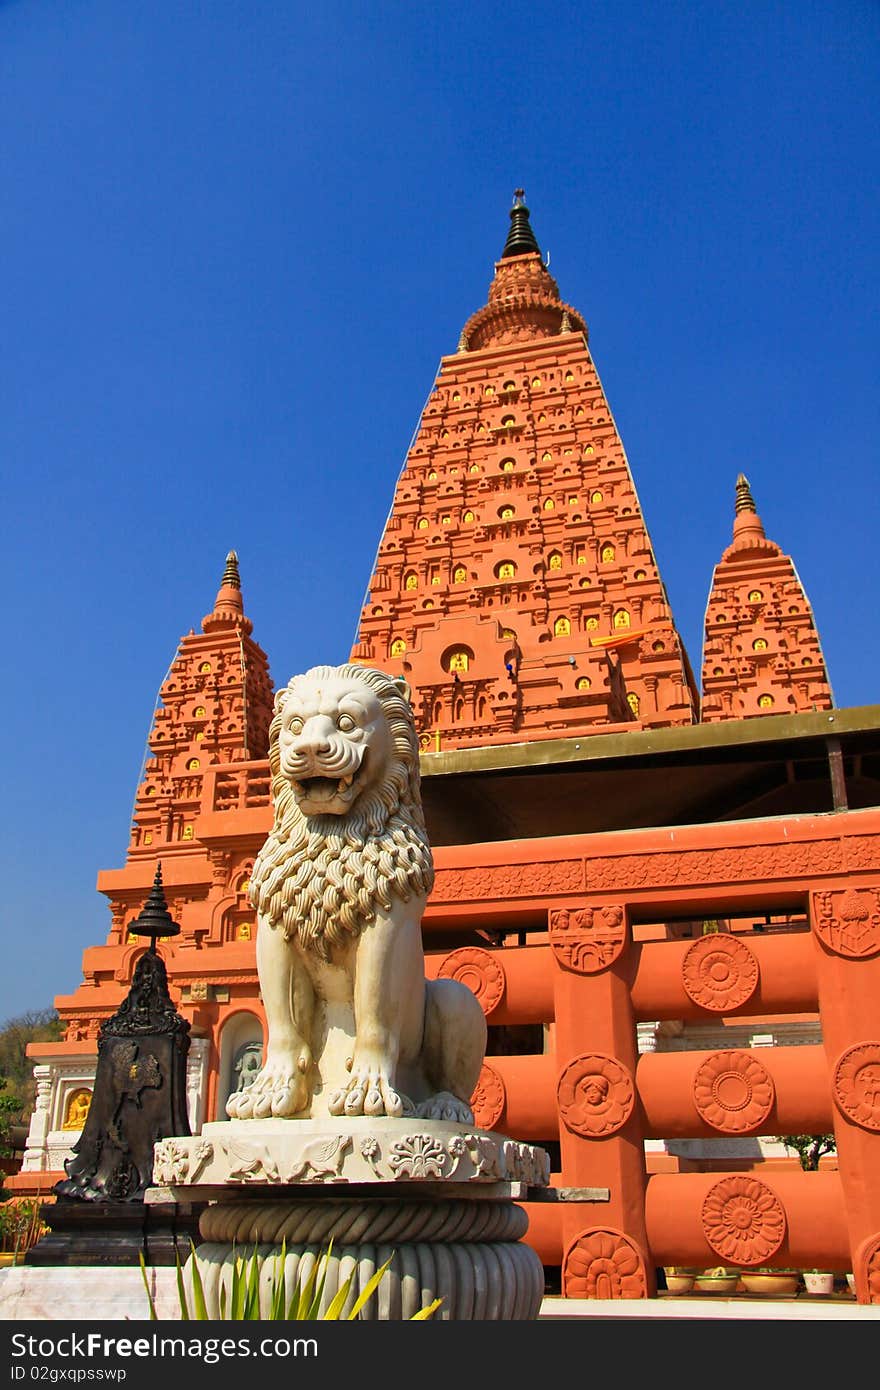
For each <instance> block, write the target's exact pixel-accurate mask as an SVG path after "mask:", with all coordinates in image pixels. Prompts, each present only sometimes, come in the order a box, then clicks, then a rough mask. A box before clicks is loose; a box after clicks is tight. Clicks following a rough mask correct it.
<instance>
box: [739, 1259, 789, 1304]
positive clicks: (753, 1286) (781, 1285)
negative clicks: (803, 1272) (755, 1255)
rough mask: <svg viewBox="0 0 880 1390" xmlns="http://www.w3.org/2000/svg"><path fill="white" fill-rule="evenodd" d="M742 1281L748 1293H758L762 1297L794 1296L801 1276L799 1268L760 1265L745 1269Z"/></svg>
mask: <svg viewBox="0 0 880 1390" xmlns="http://www.w3.org/2000/svg"><path fill="white" fill-rule="evenodd" d="M742 1281H743V1288H744V1289H745V1291H746V1293H754V1294H758V1295H759V1296H760V1297H761V1298H792V1297H793V1296H794V1295H795V1294H796V1293H797V1291H798V1287H799V1285H800V1281H801V1276H800V1271H799V1270H797V1269H771V1268H770V1267H769V1266H765V1267H762V1266H758V1268H756V1269H744V1270H743V1272H742Z"/></svg>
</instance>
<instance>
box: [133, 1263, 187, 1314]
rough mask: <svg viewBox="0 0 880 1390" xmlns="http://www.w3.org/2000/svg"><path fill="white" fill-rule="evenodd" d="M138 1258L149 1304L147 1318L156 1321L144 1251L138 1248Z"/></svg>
mask: <svg viewBox="0 0 880 1390" xmlns="http://www.w3.org/2000/svg"><path fill="white" fill-rule="evenodd" d="M138 1259H139V1260H140V1265H141V1278H142V1279H143V1281H144V1288H145V1289H146V1291H147V1302H148V1303H149V1305H150V1318H149V1320H150V1322H158V1320H159V1315H158V1313H157V1312H156V1305H155V1303H154V1302H153V1295H152V1294H151V1293H150V1285H149V1282H148V1280H147V1266H146V1262H145V1260H144V1252H143V1250H139V1251H138ZM179 1263H180V1262H179V1261H178V1264H179Z"/></svg>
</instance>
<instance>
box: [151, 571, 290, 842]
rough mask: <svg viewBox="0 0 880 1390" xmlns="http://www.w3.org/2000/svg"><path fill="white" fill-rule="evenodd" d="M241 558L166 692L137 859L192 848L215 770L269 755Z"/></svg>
mask: <svg viewBox="0 0 880 1390" xmlns="http://www.w3.org/2000/svg"><path fill="white" fill-rule="evenodd" d="M252 630H253V623H252V622H251V620H250V618H248V617H246V616H245V613H244V606H243V604H242V596H241V580H240V578H239V572H238V556H237V555H236V553H235V551H234V550H230V552H229V554H228V555H227V557H226V569H225V571H224V574H223V580H222V582H221V585H220V589H219V591H218V593H217V598H216V600H215V602H214V607H213V609H212V610H211V612H210V613H209V614H208V615H207V616H206V617H205V618H203V620H202V631H201V632H200V633H195V632H192V631H190V632H189V633H188V635H187V636H186V637H184V638H182V640H181V642H180V646H179V647H178V649H177V653H176V655H175V657H174V660H173V662H172V663H171V668H170V670H169V671H168V674H167V676H166V677H165V680H164V682H163V683H162V688H161V690H160V691H159V702H158V706H157V708H156V713H155V717H154V720H153V728H152V730H151V731H150V738H149V744H150V751H151V753H152V755H153V756H152V757H151V758H149V759H148V760H147V762H146V765H145V767H144V773H143V780H142V781H141V784H140V786H139V787H138V792H137V798H136V801H135V809H134V824H133V826H132V831H131V844H130V846H129V858H130V859H131V858H139V857H141V856H142V855H147V856H149V857H150V858H155V857H156V855H157V851H161V854H162V856H163V858H166V859H167V847H173V846H174V845H179V846H180V847H181V848H186V847H187V845H186V842H187V841H191V840H192V838H193V834H194V823H195V818H196V815H197V813H198V808H199V803H200V798H201V794H202V777H203V773H204V770H205V768H206V767H207V766H209V765H212V764H216V763H224V764H226V763H238V762H242V761H245V762H247V761H249V760H251V759H257V760H258V759H261V758H265V757H266V756H267V750H268V746H269V721H270V719H271V718H272V682H271V679H270V676H269V662H268V658H267V656H266V654H265V652H264V651H263V650H262V648H261V647H259V646H258V645H257V643H256V642H254V641H253V639H252V638H251V635H250V634H251V632H252Z"/></svg>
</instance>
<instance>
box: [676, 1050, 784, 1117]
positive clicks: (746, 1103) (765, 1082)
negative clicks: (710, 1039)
mask: <svg viewBox="0 0 880 1390" xmlns="http://www.w3.org/2000/svg"><path fill="white" fill-rule="evenodd" d="M774 1095H775V1091H774V1087H773V1080H772V1078H771V1076H770V1074H769V1072H768V1071H767V1068H766V1067H764V1066H763V1065H762V1064H761V1063H760V1062H759V1061H758V1060H757V1059H756V1058H755V1057H753V1056H752V1054H751V1053H750V1052H713V1054H712V1056H711V1057H707V1058H706V1060H705V1061H704V1062H702V1063H701V1064H700V1066H699V1067H698V1068H697V1074H696V1076H695V1077H694V1104H695V1106H696V1107H697V1110H698V1111H699V1113H700V1114H701V1115H702V1117H703V1119H704V1120H705V1121H706V1123H707V1124H710V1125H712V1126H713V1128H715V1129H720V1130H722V1131H723V1132H724V1133H725V1134H746V1133H748V1131H749V1130H756V1129H758V1126H759V1125H761V1124H763V1122H764V1121H765V1120H766V1119H767V1116H768V1115H769V1114H770V1111H771V1110H772V1109H773V1100H774Z"/></svg>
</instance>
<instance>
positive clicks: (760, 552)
mask: <svg viewBox="0 0 880 1390" xmlns="http://www.w3.org/2000/svg"><path fill="white" fill-rule="evenodd" d="M833 706H834V699H833V696H832V694H831V685H830V683H829V680H828V672H827V670H826V668H825V658H824V657H823V655H822V648H821V646H820V643H819V634H818V631H817V630H816V623H815V620H814V618H813V610H812V608H811V607H810V603H809V600H808V599H807V596H806V593H805V592H804V586H803V584H802V583H801V581H800V579H799V577H798V573H797V570H796V569H795V567H794V563H793V561H792V560H791V557H790V556H788V555H786V554H784V553H783V551H782V550H781V549H780V547H779V546H778V545H776V544H775V543H774V542H773V541H770V540H768V539H767V537H766V536H765V534H764V527H763V525H762V523H761V518H760V517H759V516H758V513H757V510H756V508H755V503H754V500H753V498H752V493H751V489H750V487H749V482H748V479H747V478H745V477H744V476H743V474H742V473H741V474H740V475H739V477H738V478H737V480H736V514H735V518H734V523H733V543H732V544H731V545H729V546H728V547H727V549H726V550H725V552H724V554H723V555H722V557H721V561H720V563H719V564H718V565H716V567H715V573H714V575H713V576H712V588H711V590H710V593H709V602H708V604H707V606H706V623H705V638H704V642H703V704H702V711H701V716H700V718H701V722H702V723H704V724H712V723H717V722H718V721H719V720H722V719H747V718H749V717H751V716H754V715H763V714H806V713H809V712H810V711H812V710H823V709H832V708H833Z"/></svg>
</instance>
